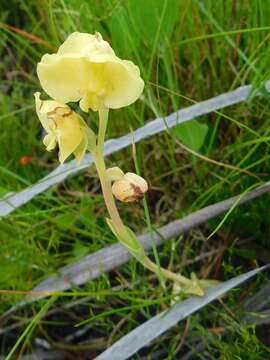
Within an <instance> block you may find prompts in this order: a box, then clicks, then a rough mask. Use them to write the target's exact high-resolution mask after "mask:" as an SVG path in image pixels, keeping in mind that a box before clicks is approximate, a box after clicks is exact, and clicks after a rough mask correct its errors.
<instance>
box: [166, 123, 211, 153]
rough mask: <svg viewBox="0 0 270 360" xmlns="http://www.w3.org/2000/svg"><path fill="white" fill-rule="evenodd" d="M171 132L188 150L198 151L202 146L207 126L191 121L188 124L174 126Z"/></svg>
mask: <svg viewBox="0 0 270 360" xmlns="http://www.w3.org/2000/svg"><path fill="white" fill-rule="evenodd" d="M172 132H173V133H174V134H175V135H176V136H177V137H178V138H179V139H180V140H181V141H182V142H183V143H184V144H185V145H186V146H188V147H189V148H190V149H192V150H194V151H198V150H200V148H201V147H202V146H203V144H204V140H205V137H206V135H207V132H208V125H207V124H201V123H200V122H198V121H197V120H192V121H190V122H189V123H186V124H181V125H178V126H176V128H175V129H173V130H172Z"/></svg>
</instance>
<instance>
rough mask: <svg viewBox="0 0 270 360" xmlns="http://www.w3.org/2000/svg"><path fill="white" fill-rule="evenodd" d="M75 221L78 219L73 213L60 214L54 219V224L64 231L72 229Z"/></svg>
mask: <svg viewBox="0 0 270 360" xmlns="http://www.w3.org/2000/svg"><path fill="white" fill-rule="evenodd" d="M75 221H76V217H75V216H74V214H71V213H67V214H60V215H58V216H57V217H56V218H54V219H53V222H54V223H55V224H56V225H57V226H58V227H59V228H60V229H62V230H66V229H70V228H71V227H72V226H73V224H74V222H75Z"/></svg>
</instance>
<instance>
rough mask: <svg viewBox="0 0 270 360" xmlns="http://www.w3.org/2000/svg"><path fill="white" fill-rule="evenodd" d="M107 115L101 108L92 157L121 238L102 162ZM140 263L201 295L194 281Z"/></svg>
mask: <svg viewBox="0 0 270 360" xmlns="http://www.w3.org/2000/svg"><path fill="white" fill-rule="evenodd" d="M108 113H109V109H107V108H105V107H102V108H101V109H100V110H99V132H98V139H97V146H96V149H95V151H94V154H93V155H94V159H95V164H96V168H97V172H98V176H99V179H100V183H101V188H102V193H103V196H104V200H105V204H106V207H107V209H108V212H109V215H110V217H111V220H112V222H113V224H114V226H115V228H116V229H117V233H118V234H119V235H120V236H121V237H128V236H129V234H128V232H127V230H126V227H125V225H124V224H123V222H122V219H121V217H120V215H119V212H118V209H117V207H116V204H115V200H114V196H113V193H112V187H111V181H110V179H109V178H108V176H107V173H106V166H105V161H104V154H103V151H104V140H105V134H106V128H107V122H108ZM141 263H142V264H143V265H144V266H145V267H146V268H147V269H149V270H151V271H152V272H154V273H156V274H159V273H161V274H162V275H163V276H164V277H165V278H167V279H170V280H172V281H175V282H178V283H180V284H182V285H184V286H186V287H188V288H189V289H190V291H191V292H192V293H194V294H197V295H203V290H202V289H201V288H200V286H199V284H198V283H194V281H192V280H190V279H188V278H186V277H184V276H182V275H180V274H176V273H173V272H171V271H169V270H167V269H164V268H162V267H159V266H157V265H156V264H155V263H153V262H152V261H151V260H150V259H149V258H148V257H147V256H146V255H145V256H144V258H143V260H141Z"/></svg>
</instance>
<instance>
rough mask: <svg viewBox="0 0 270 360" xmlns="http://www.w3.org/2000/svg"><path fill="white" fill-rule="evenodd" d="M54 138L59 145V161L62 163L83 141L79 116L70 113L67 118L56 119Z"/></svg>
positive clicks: (61, 116)
mask: <svg viewBox="0 0 270 360" xmlns="http://www.w3.org/2000/svg"><path fill="white" fill-rule="evenodd" d="M55 122H56V127H57V128H56V137H57V142H58V145H59V161H60V162H61V163H63V162H64V161H65V160H66V158H67V157H68V156H69V155H70V154H72V153H73V152H74V151H75V149H76V148H77V147H78V145H79V144H80V143H81V141H82V139H83V131H82V129H81V127H80V122H79V115H77V114H76V113H74V112H72V114H71V115H69V116H63V115H62V114H61V115H60V116H59V117H56V119H55Z"/></svg>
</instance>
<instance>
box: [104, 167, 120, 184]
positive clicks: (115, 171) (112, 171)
mask: <svg viewBox="0 0 270 360" xmlns="http://www.w3.org/2000/svg"><path fill="white" fill-rule="evenodd" d="M106 173H107V176H108V178H109V179H110V180H111V181H117V180H120V179H122V177H123V176H124V173H123V171H122V170H121V169H120V168H119V167H118V166H113V167H111V168H108V169H107V170H106Z"/></svg>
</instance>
